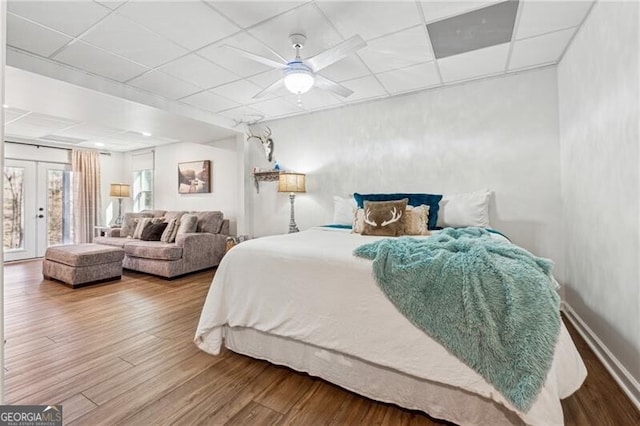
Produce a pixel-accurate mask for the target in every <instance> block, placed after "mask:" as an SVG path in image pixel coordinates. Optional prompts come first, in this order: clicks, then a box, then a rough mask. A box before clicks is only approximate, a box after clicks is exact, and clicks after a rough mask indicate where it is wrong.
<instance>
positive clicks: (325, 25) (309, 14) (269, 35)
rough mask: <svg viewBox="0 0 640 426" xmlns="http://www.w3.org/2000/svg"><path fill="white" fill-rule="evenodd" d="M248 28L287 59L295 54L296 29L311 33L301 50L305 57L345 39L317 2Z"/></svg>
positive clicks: (307, 34) (307, 33)
mask: <svg viewBox="0 0 640 426" xmlns="http://www.w3.org/2000/svg"><path fill="white" fill-rule="evenodd" d="M248 31H249V32H250V33H251V34H253V35H254V36H255V37H256V38H257V39H259V40H260V41H262V42H263V43H265V44H267V45H268V46H270V47H271V48H272V49H273V50H275V51H276V52H278V53H279V54H280V55H282V56H283V57H284V58H287V59H293V58H294V57H295V50H294V49H293V48H292V47H291V42H290V41H289V35H291V34H293V33H296V32H298V33H303V34H305V35H306V36H307V41H306V42H305V45H304V48H303V49H302V50H301V51H300V56H302V57H303V58H309V57H311V56H314V55H317V54H318V53H321V52H323V51H325V50H327V49H328V48H330V47H333V46H335V45H336V44H338V43H340V42H341V41H343V38H342V37H340V35H339V34H338V33H337V32H336V31H335V30H334V29H333V27H332V26H331V24H330V23H329V21H327V19H326V18H325V16H324V14H323V13H322V12H320V11H319V10H318V8H317V6H316V5H315V4H314V3H307V4H306V5H304V6H300V7H298V8H296V9H293V10H290V11H289V12H286V13H284V14H282V15H280V16H278V17H276V18H273V19H271V20H269V21H266V22H263V23H261V24H259V25H257V26H255V27H253V28H250V29H249V30H248Z"/></svg>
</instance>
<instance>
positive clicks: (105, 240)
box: [93, 237, 131, 248]
mask: <svg viewBox="0 0 640 426" xmlns="http://www.w3.org/2000/svg"><path fill="white" fill-rule="evenodd" d="M129 241H131V239H130V238H120V237H95V238H94V239H93V242H94V243H96V244H102V245H105V246H113V247H120V248H124V245H125V244H127V243H128V242H129Z"/></svg>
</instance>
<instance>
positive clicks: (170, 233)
mask: <svg viewBox="0 0 640 426" xmlns="http://www.w3.org/2000/svg"><path fill="white" fill-rule="evenodd" d="M179 227H180V220H178V219H171V220H169V222H168V223H167V227H166V228H165V229H164V232H163V233H162V236H161V237H160V241H162V242H163V243H173V242H174V241H175V240H176V234H177V233H178V228H179Z"/></svg>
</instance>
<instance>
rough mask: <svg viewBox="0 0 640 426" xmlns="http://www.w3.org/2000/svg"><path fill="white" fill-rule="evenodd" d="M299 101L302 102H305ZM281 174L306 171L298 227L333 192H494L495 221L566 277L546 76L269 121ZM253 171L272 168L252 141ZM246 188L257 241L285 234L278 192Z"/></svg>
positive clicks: (552, 96)
mask: <svg viewBox="0 0 640 426" xmlns="http://www.w3.org/2000/svg"><path fill="white" fill-rule="evenodd" d="M303 102H304V98H303ZM268 124H269V126H270V127H271V129H272V132H273V139H274V142H275V156H276V158H277V159H278V161H279V163H280V165H281V167H282V168H283V169H288V170H293V171H297V172H304V173H307V193H306V194H301V195H298V196H297V197H296V221H297V223H298V225H299V227H300V229H304V228H308V227H310V226H315V225H322V224H327V223H330V222H331V218H332V214H333V203H332V196H333V195H345V196H346V195H347V194H350V193H353V192H429V193H457V192H469V191H474V190H477V189H481V188H485V187H486V188H489V189H491V190H493V191H494V192H495V196H494V200H493V202H492V204H491V220H492V225H493V226H494V227H495V228H496V229H499V230H501V231H503V232H505V233H506V234H507V235H508V236H509V237H510V238H511V239H512V240H513V241H514V242H516V243H517V244H520V245H521V246H523V247H525V248H527V249H529V250H531V251H532V252H533V253H535V254H537V255H540V256H545V257H549V258H551V259H553V260H554V261H555V262H557V265H558V268H557V274H559V275H560V277H559V278H560V279H561V278H562V277H561V274H562V271H561V269H562V254H563V252H562V241H561V225H560V218H561V210H560V209H561V206H560V161H559V158H560V153H559V141H558V110H557V81H556V71H555V69H553V68H549V69H543V70H538V71H531V72H526V73H523V74H519V75H510V76H504V77H499V78H494V79H489V80H481V81H476V82H469V83H467V84H462V85H458V86H453V87H446V88H439V89H434V90H428V91H423V92H420V93H415V94H410V95H406V96H400V97H394V98H390V99H386V100H381V101H376V102H369V103H364V104H359V105H354V106H349V107H343V108H340V109H335V110H329V111H324V112H318V113H314V114H310V115H305V116H300V117H293V118H290V119H283V120H277V121H273V122H270V123H268ZM250 154H251V157H250V161H249V162H250V163H252V165H253V166H258V167H268V163H267V162H266V160H265V159H264V155H263V152H262V149H261V148H260V146H259V144H258V143H257V142H255V143H252V145H251V149H250ZM260 185H261V186H260V193H259V194H256V191H255V190H253V191H252V192H250V193H249V194H248V196H250V197H252V198H253V203H254V204H253V208H254V210H255V213H254V214H253V215H252V217H253V229H254V233H255V234H256V235H266V234H275V233H284V232H287V229H288V223H289V201H288V197H287V194H278V193H277V192H276V191H277V184H275V183H261V184H260Z"/></svg>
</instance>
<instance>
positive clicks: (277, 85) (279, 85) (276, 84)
mask: <svg viewBox="0 0 640 426" xmlns="http://www.w3.org/2000/svg"><path fill="white" fill-rule="evenodd" d="M283 87H284V80H283V79H281V78H280V79H278V80H276V81H274V82H273V83H271V85H270V86H269V87H267V88H266V89H264V90H262V91H261V92H258V93H256V94H255V95H253V99H257V98H261V97H263V96H264V95H266V94H267V93H273V92H276V91H278V90H279V89H282V88H283Z"/></svg>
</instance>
